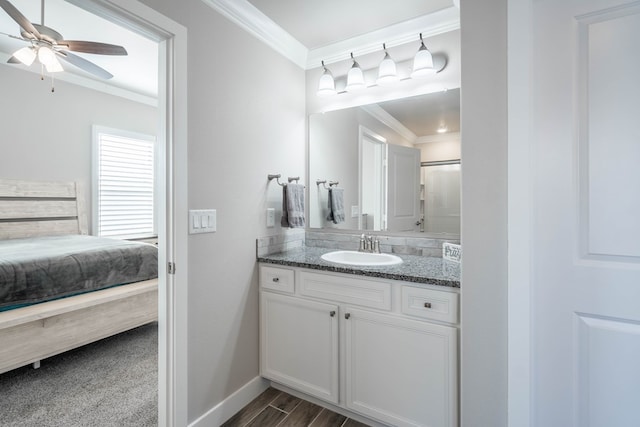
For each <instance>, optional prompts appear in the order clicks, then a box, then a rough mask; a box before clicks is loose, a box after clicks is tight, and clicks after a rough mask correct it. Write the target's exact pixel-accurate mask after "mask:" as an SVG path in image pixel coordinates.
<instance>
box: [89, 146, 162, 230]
mask: <svg viewBox="0 0 640 427" xmlns="http://www.w3.org/2000/svg"><path fill="white" fill-rule="evenodd" d="M154 146H155V143H154V141H146V140H140V139H134V138H128V137H123V136H119V135H112V134H108V133H99V134H98V159H97V165H98V171H97V180H98V182H97V184H98V185H97V191H98V195H97V202H98V206H97V208H98V214H97V216H96V219H97V221H98V224H97V231H98V235H99V236H103V237H119V238H139V237H149V236H153V235H154V234H155V230H154V186H155V184H154Z"/></svg>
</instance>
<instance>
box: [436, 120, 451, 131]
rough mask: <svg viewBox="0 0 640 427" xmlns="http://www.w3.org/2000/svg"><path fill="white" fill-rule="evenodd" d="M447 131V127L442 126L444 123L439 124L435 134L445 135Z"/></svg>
mask: <svg viewBox="0 0 640 427" xmlns="http://www.w3.org/2000/svg"><path fill="white" fill-rule="evenodd" d="M448 130H449V129H448V128H447V125H445V124H444V122H440V126H438V129H437V130H436V132H438V133H447V131H448Z"/></svg>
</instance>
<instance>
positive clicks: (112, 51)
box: [0, 0, 127, 55]
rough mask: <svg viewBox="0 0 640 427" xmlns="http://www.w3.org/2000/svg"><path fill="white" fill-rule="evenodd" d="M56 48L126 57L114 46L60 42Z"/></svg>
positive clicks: (120, 48) (81, 42) (124, 51)
mask: <svg viewBox="0 0 640 427" xmlns="http://www.w3.org/2000/svg"><path fill="white" fill-rule="evenodd" d="M0 1H1V0H0ZM58 46H59V47H61V48H63V49H64V48H65V47H66V48H67V49H69V50H72V51H74V52H83V53H95V54H98V55H126V54H127V50H126V49H125V48H124V47H122V46H118V45H115V44H107V43H98V42H88V41H82V40H60V41H58Z"/></svg>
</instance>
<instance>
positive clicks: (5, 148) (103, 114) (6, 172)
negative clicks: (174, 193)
mask: <svg viewBox="0 0 640 427" xmlns="http://www.w3.org/2000/svg"><path fill="white" fill-rule="evenodd" d="M20 67H21V66H8V65H4V64H2V65H0V81H1V82H2V103H0V123H1V124H2V137H1V138H0V147H1V150H2V151H1V154H0V176H1V177H2V178H9V179H27V180H43V181H82V182H83V183H84V186H85V197H86V201H87V209H88V219H89V222H91V198H90V190H91V126H92V125H94V124H96V125H102V126H108V127H112V128H118V129H124V130H128V131H132V132H138V133H144V134H149V135H155V134H156V132H157V116H158V113H157V108H155V107H151V106H149V105H145V104H140V103H138V102H134V101H129V100H126V99H124V98H120V97H117V96H113V95H108V94H105V93H103V92H99V91H95V90H91V89H88V88H84V87H80V86H76V85H72V84H69V83H66V82H63V81H59V80H57V81H56V82H55V88H56V91H55V93H51V86H50V85H51V81H50V79H49V78H45V80H44V81H41V80H40V76H39V75H38V74H34V73H31V72H27V71H25V70H21V69H20ZM90 225H91V224H90Z"/></svg>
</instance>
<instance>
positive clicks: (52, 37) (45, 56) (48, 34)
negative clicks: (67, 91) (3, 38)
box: [0, 0, 127, 92]
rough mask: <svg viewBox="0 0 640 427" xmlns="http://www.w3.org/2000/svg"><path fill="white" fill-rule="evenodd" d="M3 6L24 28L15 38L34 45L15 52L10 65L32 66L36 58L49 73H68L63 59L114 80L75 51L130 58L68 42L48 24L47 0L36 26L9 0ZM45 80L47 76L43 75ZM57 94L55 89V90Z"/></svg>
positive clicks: (117, 50) (0, 1) (0, 0)
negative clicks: (63, 65) (61, 61)
mask: <svg viewBox="0 0 640 427" xmlns="http://www.w3.org/2000/svg"><path fill="white" fill-rule="evenodd" d="M0 7H1V8H2V9H3V10H4V11H5V12H6V13H7V14H8V15H9V16H10V17H11V18H12V19H13V20H14V21H15V22H16V23H17V24H18V25H19V26H20V35H21V36H11V35H10V37H11V38H15V39H18V40H22V41H24V42H28V43H30V46H27V47H23V48H20V49H18V50H17V51H16V52H14V54H13V56H12V57H11V58H9V61H7V62H9V63H10V64H24V65H26V66H31V65H32V64H33V63H34V61H35V59H36V58H37V59H38V62H40V64H41V65H42V67H43V69H44V68H46V70H47V72H48V73H58V72H61V71H64V68H63V67H62V64H61V63H60V59H62V60H63V61H65V62H67V63H69V64H71V65H73V66H75V67H78V68H80V69H81V70H83V71H85V72H87V73H89V74H92V75H93V76H95V77H99V78H101V79H110V78H112V77H113V75H112V74H111V73H109V72H108V71H107V70H105V69H104V68H102V67H99V66H98V65H96V64H94V63H93V62H91V61H88V60H86V59H84V58H82V57H80V56H78V55H74V54H73V53H71V51H73V52H82V53H91V54H97V55H120V56H125V55H127V51H126V49H125V48H124V47H122V46H118V45H113V44H108V43H99V42H92V41H84V40H65V39H64V37H62V34H60V33H59V32H57V31H56V30H54V29H52V28H49V27H46V26H45V25H44V0H41V23H40V24H35V23H32V22H29V20H28V19H27V18H26V17H25V16H24V15H23V14H22V13H20V11H19V10H18V9H16V7H15V6H14V5H13V4H11V3H10V2H9V1H8V0H0ZM41 78H44V76H41ZM51 91H52V92H53V91H54V89H53V87H52V88H51Z"/></svg>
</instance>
